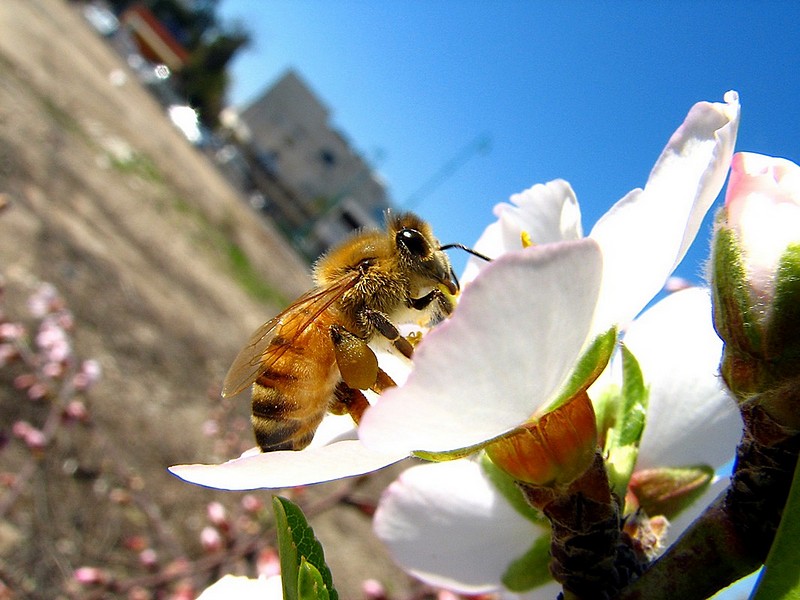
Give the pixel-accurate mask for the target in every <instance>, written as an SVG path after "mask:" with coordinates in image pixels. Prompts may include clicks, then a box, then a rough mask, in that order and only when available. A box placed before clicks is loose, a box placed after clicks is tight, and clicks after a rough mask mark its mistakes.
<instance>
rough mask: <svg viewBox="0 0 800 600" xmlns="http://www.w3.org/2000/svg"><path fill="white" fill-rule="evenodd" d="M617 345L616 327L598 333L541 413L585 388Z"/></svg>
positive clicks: (570, 398)
mask: <svg viewBox="0 0 800 600" xmlns="http://www.w3.org/2000/svg"><path fill="white" fill-rule="evenodd" d="M616 345H617V328H616V327H612V328H611V329H609V330H608V331H606V332H605V333H601V334H600V335H598V336H597V337H596V338H595V339H594V340H592V343H591V344H589V347H588V348H587V349H586V351H585V352H584V353H583V354H582V355H581V357H580V358H579V359H578V362H577V363H576V364H575V367H574V368H573V369H572V373H570V375H569V377H568V378H567V381H566V383H564V385H563V386H562V387H561V389H560V390H559V392H558V395H557V396H556V397H555V399H554V400H553V401H552V402H551V403H550V404H548V405H547V408H546V409H545V410H543V411H540V412H542V413H546V412H550V411H551V410H554V409H556V408H558V407H559V406H561V405H562V404H566V403H567V402H568V401H569V400H572V399H573V398H574V397H575V396H577V395H578V394H579V393H580V392H582V391H584V390H586V389H587V388H588V387H589V386H590V385H592V384H593V383H594V382H595V380H596V379H597V378H598V377H600V373H602V372H603V370H604V369H605V368H606V366H607V365H608V361H610V360H611V355H612V354H614V348H615V347H616Z"/></svg>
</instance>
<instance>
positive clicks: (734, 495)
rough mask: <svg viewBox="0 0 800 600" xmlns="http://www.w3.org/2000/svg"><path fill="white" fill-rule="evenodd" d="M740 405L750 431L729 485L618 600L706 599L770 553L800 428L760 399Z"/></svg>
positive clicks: (798, 445) (798, 451) (798, 446)
mask: <svg viewBox="0 0 800 600" xmlns="http://www.w3.org/2000/svg"><path fill="white" fill-rule="evenodd" d="M756 399H757V398H754V399H753V401H750V402H747V403H745V404H743V405H741V411H742V417H743V419H744V422H745V432H744V436H743V438H742V442H741V444H740V445H739V448H738V450H737V454H736V465H735V466H734V472H733V476H732V478H731V483H730V485H729V486H728V488H727V489H726V490H725V491H724V492H723V493H722V494H720V496H719V497H718V498H717V499H716V501H715V502H714V503H713V504H712V505H711V506H710V507H709V508H708V509H707V510H706V511H705V512H704V513H703V514H702V515H701V517H700V518H699V519H698V520H697V521H695V522H694V523H693V524H692V526H691V527H690V528H689V529H688V530H687V531H686V532H684V534H683V535H682V536H681V537H680V538H679V539H678V541H676V542H675V544H674V545H673V546H672V547H671V548H670V549H669V550H668V551H667V553H666V554H665V555H664V556H662V557H661V558H660V559H659V560H657V561H656V562H655V563H654V564H653V566H652V567H651V568H650V569H648V570H647V572H645V573H644V574H643V575H642V576H641V578H639V579H638V580H637V581H636V582H635V583H634V584H632V585H631V586H630V587H629V588H628V589H626V590H624V591H623V593H621V594H620V596H619V597H618V600H668V599H671V598H682V599H684V600H692V599H698V600H699V599H702V598H707V597H709V596H710V595H712V594H714V593H715V592H717V591H718V590H720V589H722V588H724V587H726V586H728V585H730V584H731V583H733V582H734V581H736V580H738V579H741V578H742V577H744V576H746V575H749V574H750V573H752V572H753V571H754V570H756V569H757V568H759V567H760V566H761V565H762V564H763V562H764V561H765V560H766V558H767V553H768V552H769V549H770V546H771V545H772V542H773V539H774V538H775V532H776V530H777V528H778V524H779V523H780V519H781V516H782V513H783V507H784V505H785V504H786V498H787V495H788V493H789V489H790V487H791V483H792V476H793V473H794V469H795V466H796V465H797V458H798V454H800V432H798V431H796V430H793V429H790V428H787V427H784V426H783V425H781V424H780V423H778V422H777V421H776V420H775V419H774V418H772V417H771V416H770V414H769V413H768V412H767V410H766V409H765V408H764V406H763V404H762V403H760V402H757V401H756Z"/></svg>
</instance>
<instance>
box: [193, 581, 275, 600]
mask: <svg viewBox="0 0 800 600" xmlns="http://www.w3.org/2000/svg"><path fill="white" fill-rule="evenodd" d="M231 598H236V599H237V600H251V599H252V600H281V599H282V598H283V589H282V587H281V578H280V575H275V576H273V577H259V578H258V579H249V578H247V577H237V576H235V575H225V576H224V577H223V578H222V579H220V580H219V581H217V582H216V583H214V584H213V585H211V586H209V587H207V588H206V589H205V590H204V591H203V593H202V594H200V595H199V596H198V597H197V600H230V599H231Z"/></svg>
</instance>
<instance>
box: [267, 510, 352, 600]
mask: <svg viewBox="0 0 800 600" xmlns="http://www.w3.org/2000/svg"><path fill="white" fill-rule="evenodd" d="M272 507H273V510H274V511H275V524H276V527H277V530H278V551H279V553H280V557H281V581H282V583H283V598H284V600H338V598H339V595H338V594H337V592H336V589H335V588H334V587H333V577H332V576H331V571H330V569H329V568H328V565H327V564H325V553H324V551H323V549H322V545H321V544H320V543H319V540H317V538H316V536H315V535H314V530H313V529H312V528H311V526H310V525H309V524H308V521H306V517H305V515H303V511H301V510H300V508H299V507H298V506H297V505H296V504H294V503H293V502H291V501H289V500H287V499H286V498H281V497H280V496H274V497H273V498H272Z"/></svg>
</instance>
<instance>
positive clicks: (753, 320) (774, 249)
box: [712, 153, 800, 426]
mask: <svg viewBox="0 0 800 600" xmlns="http://www.w3.org/2000/svg"><path fill="white" fill-rule="evenodd" d="M799 282H800V167H798V166H797V165H795V164H794V163H792V162H790V161H788V160H785V159H781V158H771V157H768V156H762V155H759V154H750V153H739V154H736V155H735V156H734V157H733V161H732V164H731V175H730V180H729V182H728V191H727V195H726V197H725V207H724V208H723V210H722V211H721V213H720V215H719V216H718V219H717V227H716V232H715V239H714V244H713V255H712V284H713V286H712V287H713V290H714V322H715V326H716V329H717V332H718V333H719V335H720V337H722V339H723V340H724V341H725V352H724V354H723V361H722V368H721V371H722V376H723V378H724V379H725V382H726V384H727V385H728V387H729V388H730V389H731V390H732V391H733V392H734V394H735V395H736V397H737V399H738V400H739V402H744V401H746V400H748V399H750V398H752V397H753V396H754V395H755V394H760V393H763V392H765V391H768V390H775V389H776V388H778V387H781V386H785V385H786V384H790V383H791V382H792V380H793V379H795V378H796V377H797V376H798V373H800V283H799ZM790 387H795V386H793V385H790ZM768 410H769V409H768ZM777 411H778V412H781V413H784V412H785V413H787V414H791V413H796V412H797V411H794V410H787V407H783V408H778V409H777ZM797 420H798V423H795V424H794V425H798V426H800V416H799V417H798V418H797ZM787 424H790V423H787Z"/></svg>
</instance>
